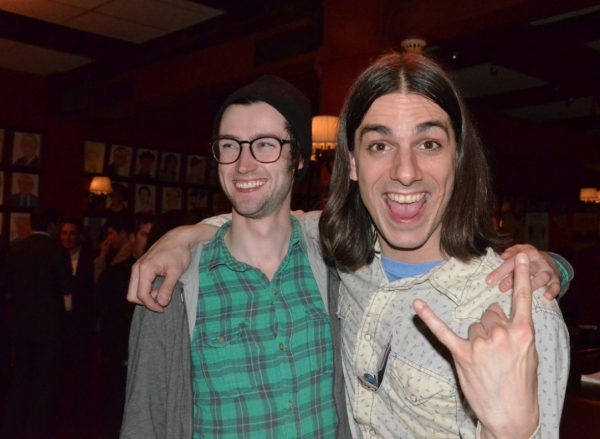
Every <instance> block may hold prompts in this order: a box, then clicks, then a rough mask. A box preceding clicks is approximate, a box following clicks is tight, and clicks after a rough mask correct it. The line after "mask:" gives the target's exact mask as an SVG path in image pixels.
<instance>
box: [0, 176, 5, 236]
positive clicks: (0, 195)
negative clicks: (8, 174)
mask: <svg viewBox="0 0 600 439" xmlns="http://www.w3.org/2000/svg"><path fill="white" fill-rule="evenodd" d="M0 204H4V171H0ZM0 230H2V229H0Z"/></svg>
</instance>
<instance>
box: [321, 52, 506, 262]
mask: <svg viewBox="0 0 600 439" xmlns="http://www.w3.org/2000/svg"><path fill="white" fill-rule="evenodd" d="M390 93H414V94H418V95H421V96H423V97H425V98H427V99H429V100H431V101H432V102H434V103H435V104H437V105H438V106H439V107H440V108H441V109H442V110H444V111H445V112H446V113H447V114H448V116H449V118H450V121H451V123H452V128H453V131H454V135H455V140H456V146H457V158H456V171H455V172H456V175H455V179H454V188H453V191H452V195H451V197H450V201H449V203H448V206H447V207H446V211H445V212H444V215H443V217H442V223H441V227H442V229H441V230H442V233H441V247H442V248H441V250H442V251H443V252H444V253H445V254H446V255H447V256H449V257H456V258H458V259H460V260H461V261H467V260H469V259H471V258H473V257H477V256H481V255H482V254H484V253H485V252H486V249H487V248H488V247H491V248H492V249H494V250H496V251H500V250H501V249H503V248H504V247H505V246H506V245H507V244H508V241H507V238H506V237H504V236H503V235H500V234H499V233H498V232H496V231H495V230H494V228H493V226H492V206H493V201H494V200H493V198H494V195H493V192H492V182H491V172H490V168H489V165H488V163H487V159H486V156H485V151H484V149H483V146H482V144H481V140H480V139H479V136H478V134H477V131H476V130H475V127H474V126H473V123H472V122H471V119H470V117H469V114H468V112H467V109H466V108H465V105H464V103H463V101H462V99H461V97H460V94H459V92H458V89H457V87H456V85H455V84H454V83H453V81H452V79H451V78H450V76H449V75H448V73H446V72H445V71H444V69H443V68H442V67H441V66H439V65H438V64H437V63H435V62H434V61H432V60H431V59H429V58H427V57H426V56H425V55H422V54H419V53H407V54H398V53H391V54H387V55H384V56H382V57H381V58H379V59H378V60H377V61H375V62H374V63H373V64H371V66H369V67H368V68H367V69H366V70H365V71H364V72H363V73H362V74H361V75H360V76H359V77H358V79H357V80H356V82H355V83H354V85H353V86H352V88H351V89H350V92H349V94H348V97H347V98H346V102H345V103H344V106H343V108H342V112H341V114H340V123H339V132H338V148H337V149H336V160H335V164H334V168H333V173H332V177H331V187H330V195H329V200H328V202H327V204H326V206H325V209H324V210H323V213H322V214H321V219H320V222H319V230H320V233H321V243H322V246H323V252H324V255H325V257H326V259H329V260H333V261H334V262H335V263H336V264H337V265H338V267H339V268H342V269H356V268H358V267H360V266H362V265H364V264H369V263H371V262H372V261H373V258H374V256H375V242H376V240H377V233H376V230H375V227H373V224H372V220H371V217H370V215H369V212H368V211H367V209H366V207H365V205H364V204H363V202H362V199H361V197H360V193H359V191H358V183H357V182H356V181H352V180H350V153H351V152H352V151H354V146H355V145H354V134H355V132H356V130H357V129H358V127H359V126H360V124H361V122H362V120H363V118H364V116H365V114H366V113H367V111H368V110H369V108H370V107H371V105H372V104H373V102H374V101H375V100H376V99H377V98H379V97H381V96H384V95H387V94H390Z"/></svg>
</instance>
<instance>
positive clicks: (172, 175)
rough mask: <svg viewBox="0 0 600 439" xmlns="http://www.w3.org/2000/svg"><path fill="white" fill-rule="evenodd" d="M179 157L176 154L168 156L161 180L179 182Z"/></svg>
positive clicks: (160, 174)
mask: <svg viewBox="0 0 600 439" xmlns="http://www.w3.org/2000/svg"><path fill="white" fill-rule="evenodd" d="M178 164H179V163H178V161H177V156H176V155H175V154H167V155H166V157H165V161H164V163H163V168H162V169H161V170H160V173H159V178H160V179H161V180H162V181H170V182H174V183H176V182H177V180H178V178H177V177H178V174H177V165H178Z"/></svg>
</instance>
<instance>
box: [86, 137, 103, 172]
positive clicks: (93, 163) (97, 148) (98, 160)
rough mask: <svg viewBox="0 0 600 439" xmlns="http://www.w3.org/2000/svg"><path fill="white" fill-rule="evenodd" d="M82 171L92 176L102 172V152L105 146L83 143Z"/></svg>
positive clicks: (97, 143) (98, 143) (96, 143)
mask: <svg viewBox="0 0 600 439" xmlns="http://www.w3.org/2000/svg"><path fill="white" fill-rule="evenodd" d="M84 148H85V150H84V159H83V170H84V172H91V173H93V174H102V172H103V170H104V152H105V151H106V144H105V143H100V142H90V141H87V142H85V146H84Z"/></svg>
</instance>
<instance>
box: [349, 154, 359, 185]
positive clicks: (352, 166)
mask: <svg viewBox="0 0 600 439" xmlns="http://www.w3.org/2000/svg"><path fill="white" fill-rule="evenodd" d="M350 180H354V181H358V173H357V172H356V159H355V158H354V154H352V153H350Z"/></svg>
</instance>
